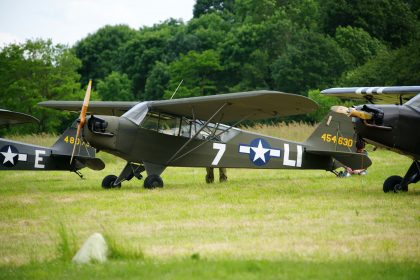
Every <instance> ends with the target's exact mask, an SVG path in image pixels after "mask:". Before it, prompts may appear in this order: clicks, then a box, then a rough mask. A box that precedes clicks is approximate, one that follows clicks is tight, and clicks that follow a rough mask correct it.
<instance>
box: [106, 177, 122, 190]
mask: <svg viewBox="0 0 420 280" xmlns="http://www.w3.org/2000/svg"><path fill="white" fill-rule="evenodd" d="M117 178H118V177H117V176H115V175H108V176H105V178H104V179H103V180H102V188H104V189H112V188H121V183H119V184H118V185H117V186H114V182H115V180H117Z"/></svg>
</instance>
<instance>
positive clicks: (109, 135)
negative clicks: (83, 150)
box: [83, 116, 119, 151]
mask: <svg viewBox="0 0 420 280" xmlns="http://www.w3.org/2000/svg"><path fill="white" fill-rule="evenodd" d="M86 122H87V125H85V126H84V128H83V137H84V139H85V140H86V141H87V142H89V144H90V145H91V146H92V147H94V148H96V149H99V150H105V151H107V150H108V151H113V150H116V149H117V141H116V139H117V132H118V127H119V121H118V117H114V116H89V117H87V120H86Z"/></svg>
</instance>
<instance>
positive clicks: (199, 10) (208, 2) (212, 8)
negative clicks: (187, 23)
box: [193, 0, 235, 18]
mask: <svg viewBox="0 0 420 280" xmlns="http://www.w3.org/2000/svg"><path fill="white" fill-rule="evenodd" d="M234 2H235V0H197V1H196V2H195V4H194V9H193V16H194V18H199V17H200V16H202V15H204V14H209V13H214V12H219V13H222V12H232V11H233V8H234Z"/></svg>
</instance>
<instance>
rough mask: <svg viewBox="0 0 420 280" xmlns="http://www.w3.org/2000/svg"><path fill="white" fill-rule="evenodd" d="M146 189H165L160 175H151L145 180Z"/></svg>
mask: <svg viewBox="0 0 420 280" xmlns="http://www.w3.org/2000/svg"><path fill="white" fill-rule="evenodd" d="M144 188H145V189H155V188H163V180H162V178H160V176H159V175H149V176H147V177H146V179H145V180H144Z"/></svg>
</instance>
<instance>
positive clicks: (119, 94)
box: [97, 71, 134, 101]
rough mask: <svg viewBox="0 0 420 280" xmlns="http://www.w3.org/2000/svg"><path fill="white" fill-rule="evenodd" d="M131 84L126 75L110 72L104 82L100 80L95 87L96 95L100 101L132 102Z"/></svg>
mask: <svg viewBox="0 0 420 280" xmlns="http://www.w3.org/2000/svg"><path fill="white" fill-rule="evenodd" d="M132 87H133V84H132V82H131V80H130V79H129V78H128V76H127V75H126V74H121V73H119V72H115V71H113V72H111V74H109V75H108V76H107V77H106V78H105V79H104V80H100V81H99V83H98V86H97V89H98V94H99V96H100V97H101V99H102V100H104V101H108V100H117V101H118V100H120V101H130V100H134V96H133V91H132Z"/></svg>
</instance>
